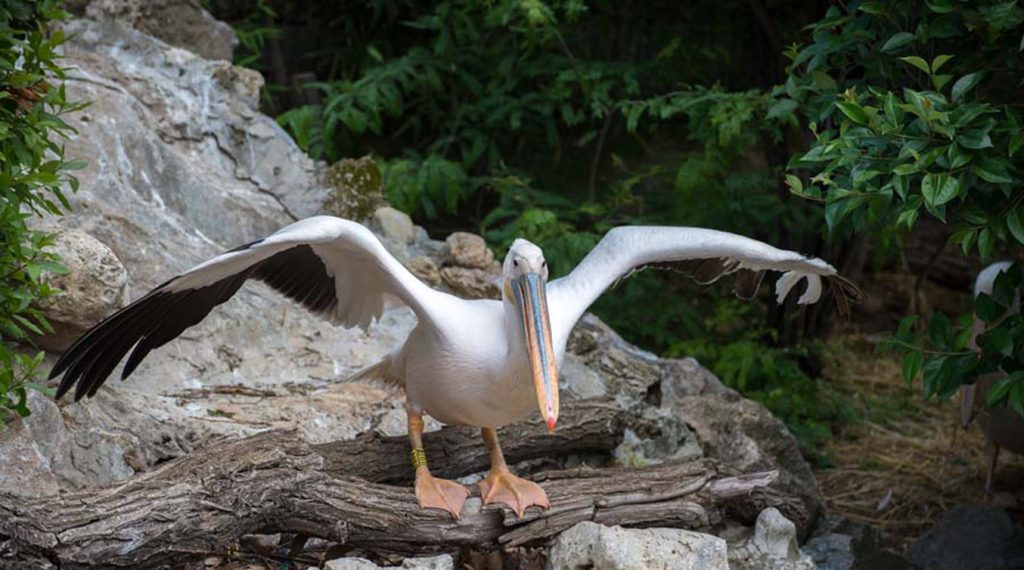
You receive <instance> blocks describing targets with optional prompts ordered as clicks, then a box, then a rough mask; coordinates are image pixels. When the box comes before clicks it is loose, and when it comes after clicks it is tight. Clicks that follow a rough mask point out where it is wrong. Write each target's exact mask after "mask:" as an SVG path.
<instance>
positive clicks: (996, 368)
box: [892, 263, 1024, 415]
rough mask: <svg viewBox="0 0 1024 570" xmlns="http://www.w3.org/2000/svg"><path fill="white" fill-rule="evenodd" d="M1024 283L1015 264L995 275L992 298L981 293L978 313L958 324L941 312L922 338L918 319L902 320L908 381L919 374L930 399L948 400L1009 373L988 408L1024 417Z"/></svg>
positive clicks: (897, 341)
mask: <svg viewBox="0 0 1024 570" xmlns="http://www.w3.org/2000/svg"><path fill="white" fill-rule="evenodd" d="M1022 285H1024V271H1022V270H1021V267H1020V265H1019V264H1016V263H1015V264H1013V265H1012V266H1011V267H1010V268H1009V269H1008V270H1006V271H1004V272H1002V273H1000V274H999V275H998V276H997V277H996V280H995V286H994V287H993V290H992V294H991V295H989V294H986V293H982V294H980V295H978V297H977V299H975V302H974V314H973V315H971V314H966V315H961V316H960V318H959V319H957V322H956V323H953V322H952V321H950V319H949V317H947V316H946V315H945V314H943V313H937V314H935V315H934V316H932V318H931V322H930V323H929V326H928V333H927V335H922V336H920V337H918V335H917V334H915V332H914V325H915V320H916V319H915V317H907V318H905V319H903V321H902V322H901V323H900V328H899V330H898V331H897V333H896V335H895V337H894V338H893V340H892V343H893V344H894V345H895V346H896V347H897V348H900V349H902V350H903V351H904V352H905V354H904V356H903V367H902V368H903V378H904V380H906V381H907V382H912V381H914V380H915V379H916V378H917V376H918V375H919V374H920V375H921V377H922V382H923V385H924V391H925V395H926V396H929V397H932V396H936V397H939V398H949V397H950V396H952V395H953V394H954V393H956V391H957V390H959V389H960V387H961V386H962V385H964V384H973V383H974V382H975V381H976V380H977V379H978V377H979V376H982V375H984V374H989V373H993V372H1001V373H1005V375H1006V377H1005V378H1003V379H1002V380H1000V381H999V382H996V383H995V385H994V386H993V387H992V388H991V389H990V390H989V393H988V394H987V396H986V400H985V401H986V403H987V405H988V406H995V405H1001V404H1006V405H1009V406H1010V407H1012V408H1013V409H1014V410H1016V411H1017V412H1018V413H1020V414H1021V415H1024V365H1022V363H1024V316H1022V315H1021V314H1020V288H1021V286H1022ZM978 321H980V324H976V323H977V322H978Z"/></svg>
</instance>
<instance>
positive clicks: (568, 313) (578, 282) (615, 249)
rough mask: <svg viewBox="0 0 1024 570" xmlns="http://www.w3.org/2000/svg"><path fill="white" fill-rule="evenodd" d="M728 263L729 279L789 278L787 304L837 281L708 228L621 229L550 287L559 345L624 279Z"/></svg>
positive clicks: (814, 266) (783, 289) (814, 261)
mask: <svg viewBox="0 0 1024 570" xmlns="http://www.w3.org/2000/svg"><path fill="white" fill-rule="evenodd" d="M716 258H718V259H723V260H724V266H725V268H726V272H727V273H731V272H734V271H737V270H740V269H748V270H751V271H764V270H772V271H781V272H784V274H783V275H782V277H781V278H779V280H778V282H777V283H776V286H775V292H776V299H777V300H778V302H779V303H781V302H782V301H784V300H785V298H786V296H787V295H789V293H790V291H791V290H792V289H793V287H794V286H795V285H796V284H797V283H798V282H799V281H801V280H806V281H807V288H806V290H805V291H804V293H803V295H801V296H800V298H799V299H798V300H797V302H798V303H801V304H807V303H814V302H816V301H817V300H818V299H819V298H820V297H821V290H822V284H821V277H823V276H824V277H832V276H837V275H838V273H837V271H836V269H835V268H834V267H832V266H831V265H829V264H828V263H826V262H825V261H823V260H821V259H818V258H812V257H807V256H805V255H801V254H799V253H796V252H793V251H787V250H782V249H778V248H775V247H772V246H770V245H768V244H766V243H763V242H760V241H757V240H754V239H750V238H747V237H743V236H739V235H736V234H731V233H728V232H721V231H717V230H709V229H703V228H678V227H654V226H626V227H620V228H615V229H613V230H611V231H609V232H608V234H607V235H605V237H604V238H603V239H602V240H601V241H600V243H598V244H597V246H596V247H595V248H594V249H593V250H592V251H591V252H590V253H589V254H588V255H587V256H586V257H585V258H584V259H583V261H581V262H580V264H579V265H577V266H576V268H575V269H574V270H573V271H572V273H570V274H569V275H567V276H565V277H563V278H561V279H556V280H554V281H552V282H551V283H550V285H549V286H548V300H549V309H548V310H549V311H550V315H551V317H550V318H551V327H552V333H553V335H554V337H555V338H554V340H555V342H556V344H557V343H560V342H564V341H565V340H566V339H567V338H568V336H569V332H570V331H571V330H572V327H573V326H574V325H575V324H576V321H577V320H579V318H580V317H581V316H583V313H584V311H586V310H587V308H588V307H589V306H590V305H591V304H592V303H593V302H594V301H595V300H597V298H598V297H599V296H600V295H601V294H602V293H603V292H604V291H605V290H606V289H607V288H608V287H610V286H611V285H612V284H613V283H615V282H616V281H617V280H618V279H620V278H622V277H624V276H626V275H628V274H629V273H630V272H632V271H634V270H636V269H638V268H642V267H644V266H647V265H650V264H657V263H665V262H674V261H686V260H699V259H716Z"/></svg>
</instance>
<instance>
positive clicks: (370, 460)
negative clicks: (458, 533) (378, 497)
mask: <svg viewBox="0 0 1024 570" xmlns="http://www.w3.org/2000/svg"><path fill="white" fill-rule="evenodd" d="M642 423H643V422H642V420H640V419H638V418H636V417H635V416H633V415H631V414H629V413H627V412H626V411H624V410H623V409H622V408H621V406H618V405H616V404H615V403H613V402H609V401H608V400H604V399H596V400H582V401H576V402H572V404H571V405H567V406H565V407H564V409H563V411H562V415H561V416H559V418H558V429H557V430H556V431H555V433H548V431H547V428H546V426H545V424H544V422H543V421H542V420H541V419H540V417H537V418H532V419H530V420H526V421H522V422H519V423H516V424H512V425H509V426H505V427H504V428H502V429H501V431H500V435H499V438H500V439H501V447H502V450H503V451H504V453H505V459H506V460H507V461H508V462H509V463H510V464H515V463H518V462H520V461H528V460H531V459H538V458H545V457H561V456H565V455H569V454H572V453H588V452H591V453H592V452H609V451H611V450H613V449H615V447H616V446H617V445H619V443H620V442H621V441H622V433H623V431H624V430H625V429H626V427H627V426H633V427H634V428H637V427H639V426H640V424H642ZM644 427H645V428H648V429H650V426H646V425H645V426H644ZM423 447H424V449H425V450H426V452H427V457H428V458H429V459H430V470H431V472H432V473H433V474H434V475H436V476H438V477H446V478H449V479H451V478H456V477H461V476H463V475H468V474H470V473H477V472H479V471H484V470H486V469H488V468H489V467H490V458H489V455H488V452H487V448H486V446H484V444H483V440H481V439H480V430H479V429H477V428H470V427H446V428H444V429H442V430H440V431H437V432H432V433H429V434H428V435H427V436H426V437H425V439H424V442H423ZM313 449H314V450H315V451H316V452H317V453H319V454H320V455H322V456H324V458H326V459H327V467H326V471H327V472H328V473H329V474H331V475H336V476H344V475H358V476H359V477H361V478H362V479H365V480H367V481H372V482H374V483H410V482H412V480H413V475H414V472H413V470H412V468H410V467H409V440H408V439H407V438H405V437H385V436H382V435H380V434H378V433H375V432H370V433H365V434H362V435H360V436H358V437H356V438H354V439H351V440H347V441H335V442H331V443H326V444H322V445H314V446H313Z"/></svg>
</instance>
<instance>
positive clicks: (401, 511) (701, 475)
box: [0, 404, 777, 568]
mask: <svg viewBox="0 0 1024 570" xmlns="http://www.w3.org/2000/svg"><path fill="white" fill-rule="evenodd" d="M587 406H590V407H587ZM576 410H577V411H578V412H581V413H579V414H576V415H574V416H573V417H574V418H576V419H575V420H574V422H575V423H574V424H573V426H572V427H567V430H568V431H570V432H571V431H572V430H583V431H584V433H583V434H582V435H581V436H580V438H579V439H578V440H572V439H570V438H569V437H568V436H566V437H565V438H558V437H551V436H546V435H545V436H543V437H540V434H542V433H543V431H544V429H543V426H540V425H532V424H527V425H525V426H523V427H520V428H514V429H513V430H506V431H505V433H504V434H503V442H505V445H506V447H508V448H509V449H510V450H513V451H514V453H516V454H517V455H516V457H518V458H519V459H528V458H530V457H532V456H535V455H536V454H541V453H552V452H553V450H558V452H560V453H568V452H575V451H577V450H580V449H587V450H595V449H605V450H607V449H609V445H614V444H615V442H617V440H618V437H619V436H618V434H617V433H615V432H614V431H613V430H621V427H622V426H621V425H619V424H618V423H617V422H619V421H625V420H624V418H622V417H621V416H620V415H619V414H618V413H617V412H615V411H614V409H613V408H610V407H608V406H607V405H601V404H593V405H590V404H587V405H584V406H577V407H576ZM538 423H539V422H538ZM474 431H475V430H474ZM431 436H433V437H431ZM370 437H371V436H366V437H364V438H360V439H357V440H355V441H350V442H339V443H335V444H327V445H321V446H310V445H309V444H307V443H306V442H304V441H303V440H301V438H300V437H299V436H298V435H297V434H296V433H294V432H290V431H272V432H265V433H262V434H258V435H255V436H252V437H248V438H246V439H241V440H232V441H225V442H221V443H218V444H215V445H212V446H210V447H208V448H206V449H203V450H200V451H197V452H195V453H192V454H190V455H188V456H186V457H182V458H179V459H176V460H173V461H170V462H168V463H165V464H163V465H161V466H159V467H157V468H155V469H153V470H152V471H149V472H147V473H143V474H141V475H138V476H136V477H133V478H131V479H129V480H127V481H124V482H122V483H120V484H116V485H112V486H108V487H104V488H100V489H90V490H86V491H82V492H76V493H70V494H64V495H60V496H55V497H44V498H40V499H30V500H27V499H24V498H19V497H14V496H13V495H11V494H9V493H5V492H2V491H0V567H7V566H5V564H8V565H9V564H21V565H22V566H20V567H26V568H29V567H31V568H35V567H46V566H47V565H48V564H52V565H53V566H56V567H59V568H96V567H114V568H154V567H160V566H163V565H167V564H171V563H181V562H183V561H187V560H198V559H202V558H203V557H204V556H206V555H207V554H209V553H217V552H223V551H225V549H226V548H227V547H228V545H230V544H232V543H234V542H235V541H237V540H238V539H239V538H240V537H241V536H242V535H245V534H250V533H257V532H261V533H275V532H289V533H301V534H305V535H309V536H315V537H320V538H324V539H327V540H331V541H335V542H340V543H344V544H346V545H349V546H351V547H359V548H363V549H366V550H369V551H376V552H390V553H401V554H411V553H425V552H436V551H438V550H445V549H448V550H451V549H455V548H458V547H461V546H473V547H482V548H489V547H497V546H501V545H520V544H526V543H530V542H536V541H542V540H545V539H547V538H549V537H551V536H554V535H555V534H557V533H559V532H561V531H562V530H565V529H566V528H569V527H570V526H572V525H574V524H576V523H577V522H580V521H584V520H591V521H596V522H600V523H604V524H622V525H641V526H643V525H647V526H650V525H653V524H657V525H658V526H678V527H685V528H693V529H708V528H710V527H711V526H712V525H714V524H716V523H718V522H720V521H721V520H722V519H723V518H724V517H725V515H726V511H727V509H730V508H731V507H732V506H736V505H737V503H742V502H743V501H746V500H748V499H749V498H750V497H752V496H753V493H754V492H755V491H756V490H758V489H762V488H764V487H766V486H767V485H769V484H770V483H771V482H772V481H773V480H774V479H775V477H776V476H777V474H776V473H775V472H767V473H757V474H750V475H741V476H735V475H734V474H732V473H730V472H729V471H728V469H727V468H725V467H723V466H721V465H719V464H718V463H717V462H715V461H713V460H711V459H699V460H695V461H689V462H685V463H674V464H664V465H659V466H654V467H647V468H642V469H622V468H609V469H590V468H577V469H572V470H562V471H549V472H545V473H540V474H538V475H537V476H536V477H535V479H536V480H537V481H538V482H540V483H541V484H542V485H543V486H544V488H545V489H546V490H547V492H548V495H549V497H550V498H551V508H550V509H548V510H546V511H543V512H540V511H537V510H531V511H530V512H528V513H527V515H526V516H525V517H524V518H523V519H517V518H516V517H515V516H514V515H513V514H511V512H510V511H507V510H504V509H501V508H496V507H493V506H492V507H486V508H481V504H480V500H479V497H478V496H474V497H471V498H470V500H469V501H467V503H466V506H465V508H464V510H463V513H462V519H461V520H459V521H454V520H452V519H451V517H449V516H448V515H447V514H446V513H443V512H440V511H432V510H421V509H419V507H418V505H417V503H416V498H415V496H414V494H413V491H412V489H411V488H410V487H408V486H394V485H387V484H382V483H379V482H374V481H372V480H368V479H367V478H369V479H379V480H390V479H391V478H392V474H391V473H390V469H392V468H395V469H398V467H394V465H397V464H398V463H401V470H403V471H407V470H408V467H406V461H407V457H406V456H407V453H408V448H407V447H406V448H402V449H399V448H398V447H397V442H398V441H400V440H404V438H383V439H381V440H380V441H379V442H375V443H373V445H371V441H370V439H369V438H370ZM427 439H428V441H430V440H433V441H431V443H430V444H428V445H436V446H437V449H435V451H436V452H437V453H439V454H447V455H444V456H445V457H448V458H450V461H448V462H449V463H451V466H449V467H447V468H445V469H446V470H445V472H446V473H449V476H451V474H455V473H459V472H461V471H466V470H469V471H473V470H476V469H477V467H481V468H486V464H485V463H483V464H482V463H481V462H480V460H479V459H478V458H476V456H475V455H473V454H474V453H476V451H474V449H475V448H476V447H480V448H482V446H481V445H480V444H479V442H478V440H476V439H475V437H470V434H469V433H468V430H466V429H462V428H446V429H445V430H441V431H440V432H436V433H434V434H428V437H427ZM577 441H580V442H583V443H579V444H577V443H576V442H577ZM533 446H535V449H536V451H531V448H532V447H533ZM470 447H472V448H473V449H470ZM375 450H376V452H375ZM462 454H464V455H462ZM385 455H387V456H388V457H384V456H385ZM391 455H397V456H399V458H400V460H401V461H399V460H397V459H393V458H391V457H390V456H391ZM349 469H351V471H349V472H348V473H346V471H347V470H349ZM353 473H359V474H360V475H361V476H360V477H356V476H354V475H353ZM394 477H396V478H397V477H398V476H394ZM474 491H475V489H474ZM474 495H477V494H476V493H474Z"/></svg>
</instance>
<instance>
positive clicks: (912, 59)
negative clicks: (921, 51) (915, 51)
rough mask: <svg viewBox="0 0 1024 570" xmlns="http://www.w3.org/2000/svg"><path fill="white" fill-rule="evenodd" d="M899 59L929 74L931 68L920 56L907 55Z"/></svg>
mask: <svg viewBox="0 0 1024 570" xmlns="http://www.w3.org/2000/svg"><path fill="white" fill-rule="evenodd" d="M900 61H905V62H907V63H909V64H910V65H913V66H914V67H916V68H918V69H920V70H921V71H923V72H925V73H927V74H929V75H931V71H932V70H931V69H930V68H929V66H928V62H927V61H925V60H923V59H921V58H920V57H917V56H916V55H908V56H905V57H901V58H900Z"/></svg>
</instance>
